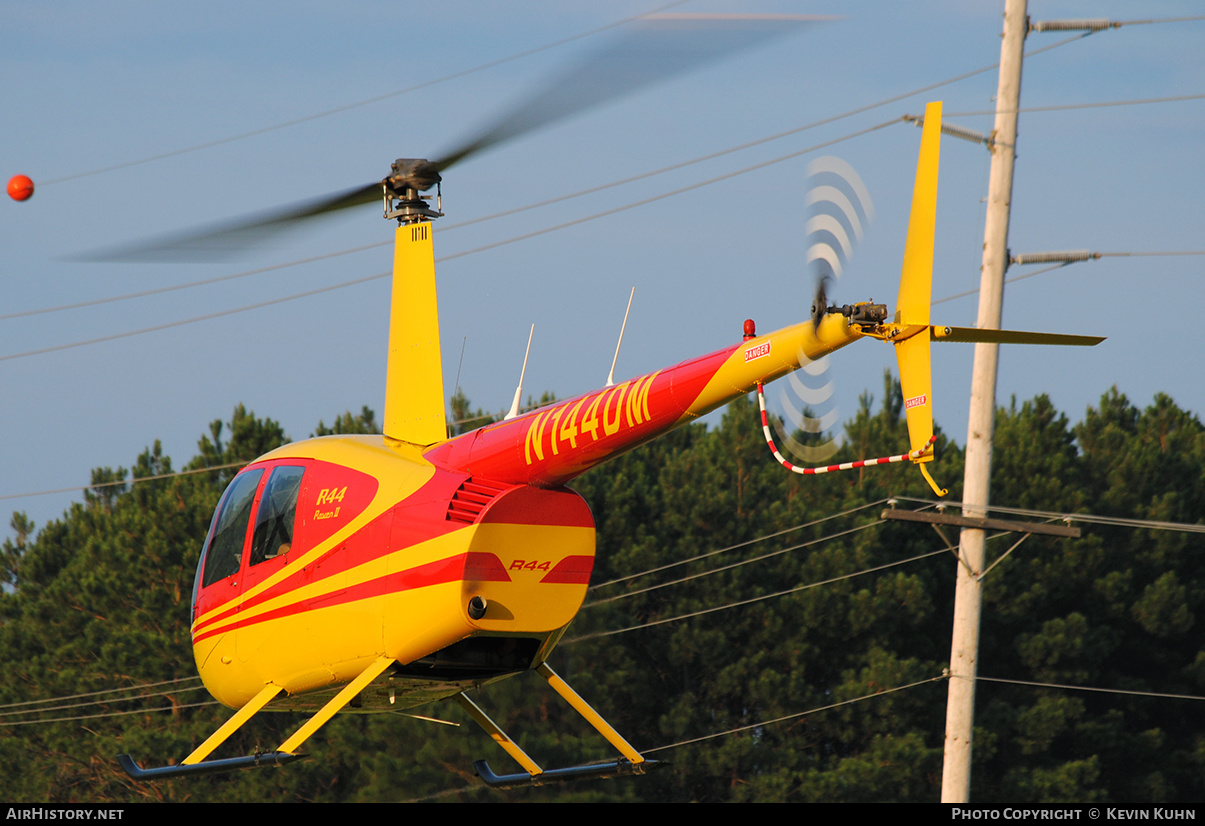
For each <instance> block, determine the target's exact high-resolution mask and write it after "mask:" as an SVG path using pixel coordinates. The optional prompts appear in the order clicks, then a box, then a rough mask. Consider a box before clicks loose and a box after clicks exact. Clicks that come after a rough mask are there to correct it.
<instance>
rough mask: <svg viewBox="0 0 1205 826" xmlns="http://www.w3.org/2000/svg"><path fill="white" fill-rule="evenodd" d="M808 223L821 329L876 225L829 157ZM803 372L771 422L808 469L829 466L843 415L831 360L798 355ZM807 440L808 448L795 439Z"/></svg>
mask: <svg viewBox="0 0 1205 826" xmlns="http://www.w3.org/2000/svg"><path fill="white" fill-rule="evenodd" d="M808 183H809V190H808V196H807V208H808V212H809V216H810V217H809V218H808V221H807V223H806V224H805V225H804V233H805V240H806V245H807V251H806V253H805V255H804V262H805V265H806V266H807V268H808V270H809V271H810V272H811V273H812V276H813V281H814V283H815V293H814V297H813V299H812V308H811V315H812V323H813V324H815V325H819V323H820V319H821V318H823V316H824V313H825V312H826V311H827V309H828V293H829V291H830V290H831V289H832V288H833V286H834V285H835V284H836V282H837V281H839V280H840V279H841V275H842V274H843V273H844V271H845V267H846V265H847V264H848V263H849V260H850V259H851V258H852V257H853V253H854V248H855V247H856V245H857V243H858V242H859V241H861V240H862V236H863V234H864V232H865V229H866V227H867V226H868V225H869V224H870V222H871V221H873V220H874V205H873V203H872V202H871V198H870V193H869V192H868V191H867V189H866V186H865V185H864V184H863V183H862V179H861V178H860V177H858V173H857V172H855V171H854V169H853V167H852V166H850V165H849V164H848V163H846V162H845V161H843V160H841V159H840V158H836V157H832V156H826V157H823V158H817V159H816V160H814V161H812V163H811V164H809V165H808ZM800 355H801V357H802V361H803V369H802V370H801V371H800V372H797V373H791V374H790V375H789V376H788V377H787V381H785V382H782V383H781V384H780V386H779V391H778V393H777V394H776V396H775V397H774V399H773V401H774V402H776V404H775V405H774V407H775V408H776V409H775V410H774V411H773V413H774V415H773V416H771V417H770V421H771V422H772V426H773V427H774V430H775V432H776V435H777V437H778V440H779V444H781V445H783V446H784V447H785V448H787V450H788V452H790V453H793V454H795V456H796V457H797V458H799V459H800V460H802V461H803V462H805V463H808V464H814V463H817V462H825V461H827V460H828V459H829V458H831V457H832V456H833V454H835V453H836V452H837V448H838V444H837V434H836V431H835V430H834V428H835V427H836V426H837V425H838V424H839V420H840V411H839V410H838V409H837V407H836V405H835V404H833V403H832V401H831V400H832V395H833V383H832V380H831V379H829V378H827V375H826V374H827V372H828V363H829V361H828V357H827V356H825V357H823V358H820V359H817V360H815V361H809V360H808V359H807V358H806V356H804V355H803V354H800ZM788 431H794V432H796V433H801V434H803V438H804V439H806V442H805V441H803V440H801V439H800V438H798V437H796V436H794V435H792V433H791V432H788Z"/></svg>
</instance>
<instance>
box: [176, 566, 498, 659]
mask: <svg viewBox="0 0 1205 826" xmlns="http://www.w3.org/2000/svg"><path fill="white" fill-rule="evenodd" d="M466 578H467V579H472V580H474V581H496V582H509V581H510V576H509V575H508V574H507V573H506V570H505V568H504V567H503V565H502V561H501V560H499V559H498V557H496V556H494V554H488V553H479V552H465V553H461V554H456V555H455V556H450V557H447V558H446V559H437V560H435V561H434V562H428V563H426V564H425V565H418V566H416V567H414V568H408V569H407V570H405V571H398V572H396V573H392V574H387V575H385V576H382V577H377V578H376V579H372V580H369V581H368V582H362V583H360V584H358V585H353V586H351V587H349V588H347V589H346V590H344V591H341V592H339V593H337V594H335V595H331V596H325V595H322V594H317V595H315V596H314V597H313V598H311V599H305V600H298V601H297V602H294V603H292V604H290V605H283V606H281V607H280V608H276V609H273V610H271V611H266V612H264V613H262V614H256V615H255V616H254V617H249V618H247V619H245V620H241V621H237V622H234V623H231V624H229V625H224V626H222V627H221V628H219V629H213V628H212V625H213V623H212V622H209V623H206V625H208V626H211V627H210V630H207V631H201V632H200V633H197V634H196V635H195V636H194V637H193V644H194V645H195V644H196V643H198V642H200V641H201V640H204V639H206V638H207V637H212V636H214V635H216V634H224V633H226V632H227V631H231V630H234V629H236V628H245V627H248V626H251V625H256V624H258V623H261V622H268V621H270V620H275V619H280V618H282V617H289V616H295V615H297V614H301V613H304V612H306V611H317V610H321V609H323V608H329V607H332V606H335V605H343V604H346V603H349V602H357V601H359V600H364V599H372V598H373V597H379V596H384V595H385V594H393V593H401V592H402V591H413V590H415V589H417V588H427V587H429V586H431V585H441V584H443V583H445V582H456V581H458V580H461V579H466ZM314 600H320V601H321V603H320V604H318V605H311V603H312V602H313V601H314ZM245 607H246V606H244V608H245ZM231 613H233V612H226V614H225V616H229V614H231ZM215 621H216V619H215Z"/></svg>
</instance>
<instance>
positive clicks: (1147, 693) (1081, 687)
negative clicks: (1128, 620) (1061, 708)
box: [950, 674, 1205, 700]
mask: <svg viewBox="0 0 1205 826" xmlns="http://www.w3.org/2000/svg"><path fill="white" fill-rule="evenodd" d="M950 676H951V677H953V678H956V679H959V680H975V681H977V682H985V683H1009V684H1012V685H1028V686H1035V687H1037V688H1061V689H1065V690H1067V691H1093V692H1097V693H1100V694H1123V695H1129V696H1134V697H1158V698H1160V699H1164V700H1205V697H1201V696H1198V695H1196V694H1166V693H1163V692H1160V691H1135V690H1133V689H1125V688H1096V687H1093V686H1086V685H1066V684H1064V683H1039V682H1035V681H1033V680H1009V679H1006V678H1004V677H984V676H975V677H967V676H964V675H962V674H951V675H950Z"/></svg>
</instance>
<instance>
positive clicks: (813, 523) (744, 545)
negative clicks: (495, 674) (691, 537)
mask: <svg viewBox="0 0 1205 826" xmlns="http://www.w3.org/2000/svg"><path fill="white" fill-rule="evenodd" d="M888 501H890V500H889V499H886V498H884V499H879V500H877V501H875V502H870V503H868V504H865V505H859V506H858V507H856V508H850V509H849V510H845V511H841V512H840V513H834V514H832V515H831V516H824V517H821V518H820V519H813V520H812V521H811V522H804V523H802V524H799V525H794V526H792V527H790V528H783V529H782V530H781V531H775V532H774V533H768V534H765V535H763V536H759V537H756V538H755V539H746V540H745V541H744V542H738V543H736V544H735V545H729V546H727V547H725V548H717V549H716V550H714V551H708V552H707V553H703V554H699V555H698V556H692V557H690V558H689V559H682V560H679V561H677V562H670V563H669V564H667V565H661V566H658V567H656V568H649V569H648V570H647V571H641V572H640V573H636V574H627V575H626V576H621V577H616V578H615V579H609V580H607V581H606V582H600V583H598V584H597V585H591V586H590V590H591V591H596V590H598V589H599V588H606V587H607V586H608V585H617V584H619V583H621V582H627V581H628V580H632V579H636V578H638V577H642V576H648V575H649V574H656V573H660V572H661V571H668V570H670V569H672V568H677V567H678V566H680V565H686V564H689V563H691V562H697V561H699V560H700V559H707V558H709V557H712V556H716V555H717V554H723V553H727V552H728V551H735V550H737V549H739V548H747V547H749V546H750V545H754V544H756V543H758V542H763V541H765V540H767V539H774V538H776V537H779V536H784V535H785V534H788V533H794V532H795V531H799V530H803V529H804V528H811V527H814V526H816V525H820V524H823V523H824V522H827V521H829V520H830V519H838V518H840V517H842V516H850V515H852V514H855V513H858V512H859V511H864V510H866V509H867V508H874V507H877V506H879V505H882V504H884V503H886V502H888Z"/></svg>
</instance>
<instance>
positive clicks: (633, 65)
mask: <svg viewBox="0 0 1205 826" xmlns="http://www.w3.org/2000/svg"><path fill="white" fill-rule="evenodd" d="M825 19H830V18H824V17H818V16H814V15H777V14H768V15H740V14H731V15H728V14H659V15H650V16H649V17H643V18H640V19H639V20H636V21H633V22H632V23H631V24H630V25H628V26H625V27H624V29H623V31H622V33H621V34H620V35H619V36H618V37H616V38H615V39H613V40H612V41H611V42H610V43H608V44H607V45H606V46H605V47H604V48H602V49H600V50H599V51H597V52H594V53H593V54H591V55H588V56H587V57H586V58H585V59H583V60H582V61H580V62H579V63H578V64H577V65H576V66H574V67H573V68H570V69H568V70H566V71H565V72H564V73H562V74H560V75H558V76H557V77H555V78H553V79H552V80H551V82H549V83H548V84H547V85H546V86H545V87H544V88H543V89H541V90H540V91H538V92H536V93H535V94H533V95H531V96H530V97H529V98H527V100H525V101H524V102H523V103H521V104H518V105H516V106H514V107H512V108H510V109H509V110H508V111H507V112H505V113H504V114H503V115H501V116H500V117H499V118H498V119H497V120H496V121H495V122H494V123H493V124H492V125H490V126H488V127H486V128H484V129H482V130H481V131H479V132H478V133H477V134H476V136H475V137H473V138H470V139H468V140H466V141H464V142H462V143H461V144H460V145H459V146H457V147H456V148H455V149H453V150H451V151H450V152H447V153H445V154H444V155H443V156H442V157H440V158H439V159H438V160H436V161H434V164H435V167H436V168H437V170H438V171H440V172H442V171H443V170H445V169H447V168H448V167H450V166H452V165H453V164H456V163H458V162H460V161H462V160H464V159H465V158H468V157H470V156H471V155H475V154H477V153H478V152H481V151H483V150H485V149H488V148H490V147H492V146H495V145H496V144H499V143H502V142H504V141H508V140H511V139H512V138H516V137H518V136H520V135H523V134H525V133H527V132H531V131H533V130H535V129H539V128H541V127H544V126H548V125H551V124H552V123H555V122H556V121H560V120H564V119H565V118H568V117H572V116H573V115H576V114H580V113H583V112H585V111H587V110H589V109H593V108H594V107H596V106H601V105H602V104H604V103H607V102H609V101H612V100H616V99H618V98H620V97H623V96H624V95H628V94H631V93H634V92H637V91H639V90H640V89H642V88H644V87H646V86H651V85H653V84H655V83H657V82H659V81H662V80H668V79H670V78H672V77H675V76H677V75H682V74H685V73H686V72H689V71H692V70H694V69H698V68H700V67H702V66H705V65H706V64H708V63H711V62H714V61H717V60H720V59H721V58H724V57H726V56H728V55H732V54H735V53H737V52H740V51H743V50H745V49H749V48H752V47H753V46H756V45H758V44H761V43H765V42H767V41H769V40H770V39H772V38H774V37H778V36H781V35H785V34H787V33H789V32H792V31H795V30H796V29H797V28H799V27H800V26H802V25H803V24H805V23H814V22H817V21H820V20H825Z"/></svg>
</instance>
